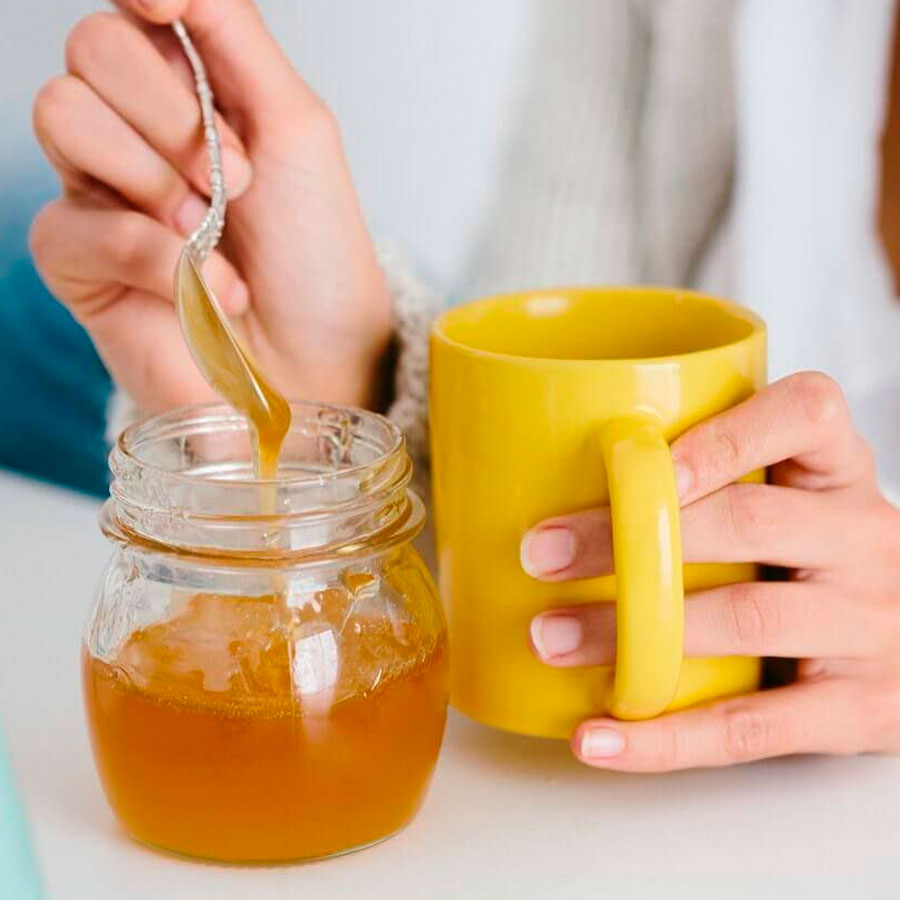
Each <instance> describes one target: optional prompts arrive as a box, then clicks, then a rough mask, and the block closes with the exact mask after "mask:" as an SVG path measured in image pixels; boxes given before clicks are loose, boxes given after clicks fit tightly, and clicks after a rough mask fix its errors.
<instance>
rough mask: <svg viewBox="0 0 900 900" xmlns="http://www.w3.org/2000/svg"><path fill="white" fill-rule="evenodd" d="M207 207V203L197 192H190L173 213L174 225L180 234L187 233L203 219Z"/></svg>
mask: <svg viewBox="0 0 900 900" xmlns="http://www.w3.org/2000/svg"><path fill="white" fill-rule="evenodd" d="M208 209H209V205H208V204H207V202H206V201H205V200H204V199H203V198H202V197H201V196H199V194H194V193H190V194H188V195H187V197H185V199H184V200H183V201H182V204H181V206H179V207H178V211H177V212H176V213H175V225H176V226H177V227H178V230H179V231H180V232H181V233H182V234H184V235H188V234H190V233H191V232H192V231H193V230H194V229H195V228H197V226H198V225H199V224H200V223H201V222H202V221H203V217H204V216H205V215H206V212H207V210H208Z"/></svg>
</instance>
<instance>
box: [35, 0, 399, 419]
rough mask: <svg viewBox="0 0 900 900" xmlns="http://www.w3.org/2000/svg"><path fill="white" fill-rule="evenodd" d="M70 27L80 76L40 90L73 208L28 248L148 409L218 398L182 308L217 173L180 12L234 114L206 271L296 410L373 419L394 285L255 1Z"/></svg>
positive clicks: (312, 108)
mask: <svg viewBox="0 0 900 900" xmlns="http://www.w3.org/2000/svg"><path fill="white" fill-rule="evenodd" d="M122 5H123V6H127V7H128V8H129V9H130V10H131V12H130V13H129V12H127V11H126V12H125V13H122V14H113V13H98V14H95V15H92V16H90V17H88V18H87V19H85V20H84V21H82V22H81V23H80V24H79V25H77V26H76V27H75V29H74V30H73V31H72V33H71V35H70V37H69V41H68V45H67V48H66V65H67V68H68V74H66V75H62V76H60V77H58V78H55V79H54V80H53V81H51V82H50V83H48V84H47V85H46V86H45V87H44V88H43V89H42V90H41V91H40V93H39V94H38V96H37V99H36V101H35V108H34V121H35V128H36V131H37V134H38V137H39V139H40V141H41V143H42V145H43V147H44V149H45V151H46V153H47V156H48V158H49V159H50V161H51V163H52V164H53V165H54V166H55V168H56V169H57V171H58V172H59V175H60V177H61V180H62V185H63V194H62V197H61V198H60V199H59V200H57V201H55V202H54V203H51V204H50V205H49V206H48V207H47V208H45V209H44V210H43V211H42V212H41V213H40V214H39V216H38V217H37V219H36V221H35V223H34V227H33V231H32V249H33V253H34V257H35V259H36V261H37V264H38V266H39V268H40V270H41V272H42V274H43V276H44V278H45V280H46V281H47V284H48V285H49V286H50V288H51V290H52V291H53V292H54V293H55V294H56V295H57V296H58V297H59V298H60V299H61V300H62V301H63V302H64V303H65V304H66V305H67V306H68V307H69V309H70V310H71V311H72V312H73V314H74V315H75V317H76V318H77V319H78V320H79V321H80V322H81V323H82V324H83V325H84V326H85V327H86V328H87V330H88V332H89V333H90V334H91V337H92V338H93V340H94V342H95V343H96V345H97V348H98V350H99V352H100V354H101V356H102V357H103V359H104V361H105V362H106V364H107V366H108V368H109V369H110V371H111V372H112V374H113V376H114V378H115V379H116V381H117V382H118V383H119V384H121V385H122V386H123V387H124V388H125V389H126V390H127V391H128V392H129V393H130V394H131V395H132V396H133V397H134V399H135V400H136V401H137V403H138V404H139V406H140V407H141V408H142V409H143V410H144V411H145V412H154V411H158V410H160V409H165V408H167V407H170V406H172V405H176V404H179V403H186V402H193V401H197V400H202V399H207V398H209V397H210V396H211V390H210V388H209V387H208V386H207V385H206V384H205V382H204V381H203V380H202V378H201V376H200V373H199V372H198V370H197V368H196V366H195V365H194V363H193V360H192V359H191V358H190V355H189V353H188V350H187V348H186V346H185V343H184V340H183V339H182V337H181V334H180V329H179V324H178V320H177V316H176V314H175V309H174V306H173V304H172V284H173V278H174V271H175V263H176V260H177V258H178V254H179V252H180V249H181V246H182V244H183V240H184V238H185V237H186V236H187V235H188V234H190V233H191V231H193V229H194V228H195V227H196V226H197V225H198V224H199V222H200V221H201V219H202V218H203V215H204V213H205V210H206V205H207V200H206V197H207V195H208V190H209V187H208V175H207V168H208V161H207V154H206V150H205V146H204V144H203V139H202V132H201V125H200V112H199V107H198V104H197V99H196V97H195V95H194V90H193V82H192V78H191V73H190V69H189V67H188V64H187V61H186V60H185V59H184V57H183V55H182V51H181V48H180V45H179V44H178V42H177V40H176V38H175V36H174V35H173V34H172V33H171V30H170V29H169V28H168V27H159V26H158V25H153V24H152V23H151V22H149V21H148V20H147V19H148V18H152V19H153V21H154V22H157V23H167V22H171V21H172V20H173V19H174V18H176V16H178V15H182V16H183V18H184V20H185V23H186V25H187V27H188V29H189V31H190V32H191V34H192V36H193V37H194V40H195V42H196V44H197V46H198V49H199V51H200V54H201V56H202V57H203V59H204V61H205V63H206V66H207V69H208V71H209V76H210V80H211V83H212V86H213V90H214V91H215V93H216V99H217V102H218V104H219V108H220V110H221V119H220V129H221V135H222V140H223V149H224V170H225V178H226V184H227V186H228V188H229V193H230V196H231V198H232V203H231V204H230V206H229V210H228V214H227V227H226V229H225V236H224V240H223V243H222V245H221V247H220V251H221V252H219V253H216V254H215V255H214V256H212V257H211V258H210V261H209V263H208V265H207V269H206V273H207V276H208V279H209V281H210V283H211V285H212V287H213V289H214V290H215V291H216V293H217V295H218V296H219V298H220V300H221V301H222V305H223V307H224V308H225V310H226V312H227V313H229V314H230V315H231V316H232V318H233V319H234V320H235V322H236V325H237V327H238V329H239V330H240V332H241V333H242V335H243V337H244V339H245V340H246V342H247V344H248V345H249V347H250V349H251V351H252V352H253V353H254V355H255V356H256V358H257V359H258V360H259V362H260V363H261V364H262V366H263V368H264V369H265V370H266V372H267V374H269V375H270V376H271V377H272V378H273V380H274V382H275V383H276V384H277V385H279V386H280V388H281V389H282V390H283V391H284V392H286V393H287V394H288V396H299V397H310V396H314V397H315V398H316V399H320V400H332V401H335V402H345V403H356V404H360V405H365V404H368V403H372V402H374V400H375V398H376V396H377V394H378V381H377V373H378V371H379V368H380V362H381V359H382V357H383V354H384V351H385V348H386V345H387V342H388V334H389V315H390V313H389V306H388V297H387V289H386V285H385V280H384V277H383V275H382V273H381V270H380V268H379V266H378V264H377V262H376V259H375V254H374V251H373V247H372V243H371V241H370V239H369V236H368V234H367V233H366V228H365V225H364V223H363V219H362V215H361V213H360V210H359V206H358V204H357V200H356V196H355V194H354V190H353V186H352V184H351V180H350V175H349V172H348V169H347V165H346V162H345V160H344V156H343V154H342V151H341V144H340V137H339V134H338V130H337V127H336V124H335V121H334V118H333V117H332V115H331V114H330V112H329V111H328V110H327V109H326V108H325V106H324V105H323V104H322V102H321V101H320V100H319V98H318V97H316V96H315V94H314V93H313V92H312V91H311V90H310V89H309V87H307V85H306V84H304V82H303V81H302V80H301V78H300V77H299V76H298V75H297V73H296V72H295V71H294V69H293V68H292V67H291V65H290V63H289V62H288V60H287V59H286V58H285V56H284V55H283V54H282V52H281V50H280V49H279V47H278V46H277V44H276V43H275V41H274V39H273V38H272V36H271V35H270V34H269V33H268V32H267V31H266V29H265V26H264V24H263V22H262V19H261V18H260V16H259V14H258V12H257V10H256V9H255V7H254V6H253V3H252V2H251V0H152V2H151V0H127V3H126V2H124V0H123V3H122Z"/></svg>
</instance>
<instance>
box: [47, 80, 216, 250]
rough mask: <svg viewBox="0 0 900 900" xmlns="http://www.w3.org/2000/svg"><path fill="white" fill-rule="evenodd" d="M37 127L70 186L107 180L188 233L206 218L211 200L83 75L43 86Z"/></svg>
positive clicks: (131, 200) (137, 203)
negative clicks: (186, 178)
mask: <svg viewBox="0 0 900 900" xmlns="http://www.w3.org/2000/svg"><path fill="white" fill-rule="evenodd" d="M34 126H35V133H36V134H37V137H38V140H39V141H40V143H41V146H42V147H43V148H44V151H45V152H46V154H47V157H48V158H49V159H50V161H51V163H52V164H53V166H54V167H55V168H56V169H57V171H58V172H59V173H60V176H61V177H62V180H63V183H64V184H65V185H66V186H67V187H71V186H75V187H76V189H77V188H80V187H82V186H83V184H84V183H85V181H86V180H87V181H96V182H98V183H101V184H103V185H105V186H106V187H108V188H110V189H112V190H113V191H115V192H116V193H118V194H119V195H121V197H123V198H124V199H125V200H126V201H127V202H128V203H129V204H131V205H133V206H135V207H137V208H138V209H139V210H142V211H144V212H147V213H149V214H150V215H151V216H153V217H154V218H156V219H158V220H159V221H160V222H162V223H164V224H166V225H169V226H171V227H173V228H176V229H178V231H179V232H180V233H181V234H182V235H188V234H190V233H191V232H192V231H193V229H194V228H196V227H197V225H199V224H200V222H201V221H202V219H203V216H204V215H205V213H206V209H207V202H206V201H205V200H204V199H203V198H202V197H201V196H200V195H199V194H197V193H196V192H195V191H193V190H192V189H191V187H190V185H189V184H188V183H187V182H186V181H185V180H184V179H183V178H182V177H181V175H179V174H178V172H177V171H176V170H175V169H174V168H173V167H172V166H171V165H169V163H167V162H166V161H165V160H164V159H163V158H162V157H161V156H160V155H159V154H158V153H156V152H155V151H154V150H153V148H152V147H150V145H149V144H147V142H146V141H145V140H144V139H143V138H142V137H141V136H140V135H139V134H138V133H137V132H136V131H134V129H132V128H131V126H130V125H128V124H127V123H126V122H125V121H123V120H122V119H121V118H119V116H118V115H116V113H115V112H114V111H113V110H112V109H110V107H109V106H107V105H106V103H104V101H103V100H101V99H100V98H99V97H98V96H97V95H96V94H95V93H94V92H93V91H92V90H91V89H90V87H88V86H87V85H86V84H85V83H84V82H83V81H81V80H79V79H78V78H75V77H73V76H71V75H66V76H61V77H59V78H56V79H54V80H53V81H51V82H49V83H48V84H46V85H45V86H44V87H43V88H42V89H41V90H40V92H39V93H38V95H37V97H36V98H35V104H34Z"/></svg>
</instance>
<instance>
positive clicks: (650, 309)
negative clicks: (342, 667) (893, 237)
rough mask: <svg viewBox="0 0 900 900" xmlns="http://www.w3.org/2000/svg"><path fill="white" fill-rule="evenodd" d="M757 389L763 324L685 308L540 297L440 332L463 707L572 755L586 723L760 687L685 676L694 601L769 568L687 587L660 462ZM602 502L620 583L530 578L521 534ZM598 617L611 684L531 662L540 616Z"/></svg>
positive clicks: (711, 309) (689, 576)
mask: <svg viewBox="0 0 900 900" xmlns="http://www.w3.org/2000/svg"><path fill="white" fill-rule="evenodd" d="M765 378H766V333H765V325H764V324H763V322H762V321H761V320H760V319H759V318H757V317H756V316H755V315H753V314H752V313H751V312H749V311H748V310H746V309H743V308H741V307H739V306H737V305H735V304H733V303H728V302H726V301H724V300H717V299H714V298H711V297H705V296H702V295H700V294H695V293H692V292H689V291H682V290H675V289H665V288H631V287H626V288H562V289H557V290H540V291H529V292H526V293H520V294H509V295H504V296H498V297H489V298H487V299H483V300H478V301H475V302H473V303H469V304H467V305H465V306H461V307H457V308H455V309H453V310H451V311H449V312H447V313H445V314H444V315H443V316H442V317H441V318H440V319H439V320H438V321H437V322H436V323H435V326H434V328H433V330H432V333H431V387H430V392H431V398H430V405H431V443H432V466H433V472H432V477H433V489H434V515H435V518H434V522H435V530H436V538H437V552H438V568H439V572H440V583H441V591H442V594H443V596H444V599H445V602H447V604H448V610H449V616H450V640H451V649H452V653H451V697H452V699H453V702H454V705H455V706H456V707H457V708H458V709H460V710H462V711H463V712H464V713H467V714H468V715H470V716H471V717H473V718H474V719H477V720H479V721H481V722H484V723H485V724H488V725H493V726H495V727H497V728H502V729H505V730H508V731H514V732H518V733H521V734H530V735H538V736H542V737H558V738H568V737H569V736H570V735H571V733H572V730H573V729H574V727H575V725H576V724H577V723H578V722H580V721H581V720H583V719H585V718H587V717H590V716H593V715H599V714H611V715H614V716H617V717H619V718H624V719H640V718H649V717H651V716H655V715H658V714H659V713H661V712H663V711H665V710H673V709H678V708H681V707H685V706H690V705H693V704H695V703H699V702H702V701H705V700H710V699H712V698H715V697H721V696H727V695H732V694H738V693H744V692H747V691H750V690H753V689H754V688H755V687H756V686H757V685H758V682H759V674H760V661H759V660H758V659H751V658H745V657H727V658H716V659H683V620H684V591H685V590H688V591H692V590H699V589H702V588H705V587H711V586H713V585H717V584H727V583H730V582H736V581H752V580H754V579H755V578H756V577H757V569H756V567H755V566H753V565H750V564H746V565H744V564H741V565H690V566H685V567H684V568H683V569H682V562H681V541H680V531H679V508H678V497H677V494H676V489H675V478H674V472H673V466H672V460H671V455H670V453H669V447H668V444H669V442H670V441H672V440H673V439H674V438H676V437H677V436H678V435H680V434H681V433H682V432H684V431H685V430H686V429H688V428H690V427H691V426H692V425H694V424H695V423H697V422H699V421H701V420H703V419H706V418H708V417H709V416H711V415H713V414H715V413H717V412H720V411H721V410H724V409H727V408H728V407H730V406H733V405H734V404H735V403H738V402H739V401H741V400H743V399H745V398H746V397H747V396H749V395H750V394H752V393H753V392H754V391H755V390H757V389H758V388H759V387H761V386H762V385H763V384H764V383H765ZM752 477H754V478H756V479H758V480H762V477H763V473H761V472H759V473H755V475H754V476H752ZM606 503H609V505H610V509H611V515H612V527H613V556H614V565H615V572H616V574H615V576H609V577H604V578H592V579H582V580H580V581H573V582H567V583H555V584H544V583H541V582H538V581H535V580H534V579H532V578H530V577H529V576H527V575H526V574H525V572H524V571H523V570H522V567H521V564H520V561H519V543H520V540H521V538H522V535H523V534H524V533H525V531H526V530H527V529H528V528H530V527H532V526H533V525H535V524H536V523H537V522H539V521H541V520H542V519H545V518H547V517H549V516H553V515H559V514H560V513H565V512H571V511H574V510H578V509H584V508H588V507H592V506H599V505H603V504H606ZM598 601H614V602H615V603H616V663H615V666H593V667H583V668H575V669H555V668H552V667H550V666H547V665H544V664H542V663H540V662H539V661H538V660H537V659H536V658H535V657H534V655H533V654H532V653H531V650H530V648H529V645H528V632H529V625H530V622H531V619H532V617H533V616H535V615H536V614H537V613H539V612H542V611H544V610H546V609H549V608H552V607H554V606H568V605H572V604H578V603H594V602H598Z"/></svg>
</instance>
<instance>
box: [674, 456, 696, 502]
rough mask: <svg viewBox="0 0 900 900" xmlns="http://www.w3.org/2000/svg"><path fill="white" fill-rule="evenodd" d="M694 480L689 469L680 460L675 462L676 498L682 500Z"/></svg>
mask: <svg viewBox="0 0 900 900" xmlns="http://www.w3.org/2000/svg"><path fill="white" fill-rule="evenodd" d="M693 480H694V478H693V475H691V470H690V469H689V468H688V467H687V466H686V465H685V464H684V463H680V462H676V463H675V490H677V491H678V499H679V500H683V499H684V498H685V497H686V496H687V494H688V491H689V490H690V489H691V482H692V481H693Z"/></svg>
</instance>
